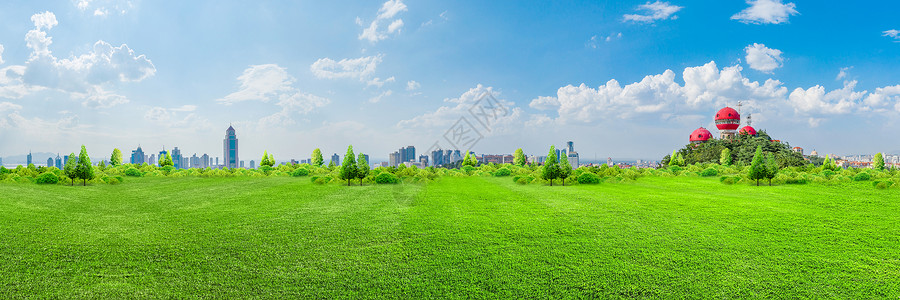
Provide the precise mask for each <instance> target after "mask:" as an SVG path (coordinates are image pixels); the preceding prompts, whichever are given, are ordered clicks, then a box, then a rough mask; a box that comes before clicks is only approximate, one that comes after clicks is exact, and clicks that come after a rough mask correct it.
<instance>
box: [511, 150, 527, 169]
mask: <svg viewBox="0 0 900 300" xmlns="http://www.w3.org/2000/svg"><path fill="white" fill-rule="evenodd" d="M525 162H526V159H525V151H522V148H519V149H516V153H515V154H513V164H515V165H517V166H524V165H525Z"/></svg>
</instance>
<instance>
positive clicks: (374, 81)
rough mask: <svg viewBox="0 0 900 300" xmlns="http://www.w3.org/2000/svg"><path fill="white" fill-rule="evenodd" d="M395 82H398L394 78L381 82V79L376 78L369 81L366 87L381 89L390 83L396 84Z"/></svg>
mask: <svg viewBox="0 0 900 300" xmlns="http://www.w3.org/2000/svg"><path fill="white" fill-rule="evenodd" d="M394 81H397V79H396V78H394V76H391V77H388V79H385V80H381V78H378V77H375V78H372V79H371V80H369V81H366V85H368V86H377V87H379V88H380V87H382V86H384V84H385V83H390V82H394Z"/></svg>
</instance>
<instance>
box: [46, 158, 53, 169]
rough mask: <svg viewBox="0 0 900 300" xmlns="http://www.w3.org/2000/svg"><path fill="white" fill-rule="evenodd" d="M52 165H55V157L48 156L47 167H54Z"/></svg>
mask: <svg viewBox="0 0 900 300" xmlns="http://www.w3.org/2000/svg"><path fill="white" fill-rule="evenodd" d="M52 166H53V158H52V157H51V158H48V159H47V167H48V168H49V167H52Z"/></svg>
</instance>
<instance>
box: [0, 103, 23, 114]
mask: <svg viewBox="0 0 900 300" xmlns="http://www.w3.org/2000/svg"><path fill="white" fill-rule="evenodd" d="M20 109H22V106H21V105H18V104H13V103H9V102H0V112H4V111H9V110H20Z"/></svg>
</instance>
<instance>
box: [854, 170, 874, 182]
mask: <svg viewBox="0 0 900 300" xmlns="http://www.w3.org/2000/svg"><path fill="white" fill-rule="evenodd" d="M869 179H872V175H869V173H866V172H860V173H859V174H856V176H853V181H867V180H869Z"/></svg>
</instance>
